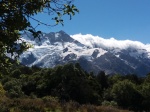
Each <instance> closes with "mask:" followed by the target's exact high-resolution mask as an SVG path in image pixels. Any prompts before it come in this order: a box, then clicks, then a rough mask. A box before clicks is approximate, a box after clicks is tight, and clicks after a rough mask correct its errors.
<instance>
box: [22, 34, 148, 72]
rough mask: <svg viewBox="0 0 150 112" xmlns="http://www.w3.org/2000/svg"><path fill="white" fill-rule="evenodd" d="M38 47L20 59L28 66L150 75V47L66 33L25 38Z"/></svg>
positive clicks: (112, 39)
mask: <svg viewBox="0 0 150 112" xmlns="http://www.w3.org/2000/svg"><path fill="white" fill-rule="evenodd" d="M22 36H23V39H24V40H25V41H27V42H30V43H31V44H33V45H34V47H33V48H30V49H29V50H28V51H26V52H24V53H23V54H22V55H21V56H20V61H21V62H22V63H23V64H24V65H27V66H33V65H36V66H39V67H54V66H56V65H58V64H65V63H68V62H73V63H75V62H79V63H80V64H81V66H82V67H83V68H84V69H85V70H86V71H87V72H91V71H94V72H95V73H98V72H99V71H101V70H104V71H105V72H106V73H107V74H113V73H120V74H138V75H146V74H147V73H149V72H150V45H148V44H147V45H145V44H143V43H141V42H137V41H131V40H121V41H120V40H116V39H114V38H110V39H104V38H102V37H98V36H93V35H90V34H87V35H82V34H76V35H71V36H69V35H68V34H67V33H65V32H64V31H59V32H51V33H43V36H41V37H40V41H39V40H38V39H36V40H33V37H32V35H30V34H29V36H30V37H29V36H27V35H25V34H24V35H22Z"/></svg>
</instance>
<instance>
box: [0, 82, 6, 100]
mask: <svg viewBox="0 0 150 112" xmlns="http://www.w3.org/2000/svg"><path fill="white" fill-rule="evenodd" d="M5 93H6V92H5V90H4V88H3V86H2V84H1V83H0V99H1V98H2V97H4V96H5Z"/></svg>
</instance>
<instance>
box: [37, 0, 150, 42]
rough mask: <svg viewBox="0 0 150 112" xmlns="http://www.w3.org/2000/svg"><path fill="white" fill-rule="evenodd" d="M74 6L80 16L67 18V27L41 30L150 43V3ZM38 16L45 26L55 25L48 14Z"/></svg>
mask: <svg viewBox="0 0 150 112" xmlns="http://www.w3.org/2000/svg"><path fill="white" fill-rule="evenodd" d="M74 4H75V5H76V6H77V8H78V9H79V10H80V13H79V14H76V15H75V16H74V17H73V18H72V20H71V21H70V20H69V17H64V26H61V25H58V26H56V27H52V28H48V27H45V26H39V27H38V29H40V30H42V31H43V32H57V31H59V30H64V31H65V32H66V33H68V34H70V35H73V34H78V33H82V34H92V35H94V36H100V37H103V38H111V37H114V38H115V39H118V40H126V39H130V40H137V41H141V42H143V43H145V44H146V43H150V0H74ZM36 17H37V19H40V20H41V21H43V22H45V23H49V22H51V19H49V17H48V16H46V15H38V16H36Z"/></svg>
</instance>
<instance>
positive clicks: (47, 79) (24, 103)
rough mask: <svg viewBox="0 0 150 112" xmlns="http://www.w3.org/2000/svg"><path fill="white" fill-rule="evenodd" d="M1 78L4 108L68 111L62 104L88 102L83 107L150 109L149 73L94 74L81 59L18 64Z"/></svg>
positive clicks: (3, 110)
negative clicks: (44, 65) (46, 65)
mask: <svg viewBox="0 0 150 112" xmlns="http://www.w3.org/2000/svg"><path fill="white" fill-rule="evenodd" d="M0 82H1V84H0V111H1V112H6V111H7V110H12V111H11V112H22V111H27V110H28V111H32V112H37V111H40V112H46V109H47V110H49V111H50V110H51V111H52V110H53V111H56V110H57V109H58V110H59V111H60V112H61V111H64V112H65V110H63V109H64V108H67V107H66V106H62V105H63V104H64V105H67V104H68V105H70V107H69V108H72V109H73V110H74V111H77V110H80V109H81V108H83V107H82V106H83V105H86V106H87V105H88V104H91V105H89V106H87V107H86V106H84V108H86V109H87V110H88V107H90V108H93V109H97V111H98V106H101V105H102V106H111V107H115V108H121V109H127V110H134V111H138V110H139V111H140V110H145V111H149V110H150V107H149V105H150V94H149V93H150V74H148V75H147V76H146V77H137V76H136V75H132V74H130V75H124V76H123V75H119V74H114V75H111V76H107V75H106V74H105V72H103V71H100V72H99V73H98V74H93V73H92V72H91V73H87V72H86V71H84V70H83V69H82V68H81V67H80V65H79V64H78V63H76V64H66V65H64V66H57V67H55V68H38V67H35V66H33V67H26V66H22V65H15V66H13V67H12V68H9V70H8V71H7V72H6V71H5V72H4V71H1V73H0ZM67 102H68V103H67ZM69 102H72V103H69ZM4 105H5V106H4ZM71 105H72V106H71ZM73 105H74V106H73ZM81 105H82V106H81ZM92 105H93V107H92ZM94 105H95V106H94ZM99 109H100V107H99ZM73 110H72V111H73ZM105 110H107V109H106V108H105ZM51 111H50V112H51ZM59 111H58V112H59ZM80 111H81V112H82V110H80ZM88 111H89V110H88ZM97 111H96V110H95V112H97ZM116 111H117V110H116ZM118 111H119V110H118ZM68 112H71V111H70V110H69V111H68ZM83 112H84V111H83ZM89 112H91V111H89Z"/></svg>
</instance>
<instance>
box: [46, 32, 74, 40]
mask: <svg viewBox="0 0 150 112" xmlns="http://www.w3.org/2000/svg"><path fill="white" fill-rule="evenodd" d="M44 37H46V38H48V39H49V41H50V42H51V43H55V42H73V41H74V39H73V38H71V37H70V36H69V35H68V34H66V33H65V32H64V31H59V32H56V33H54V32H51V33H49V34H45V36H44Z"/></svg>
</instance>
